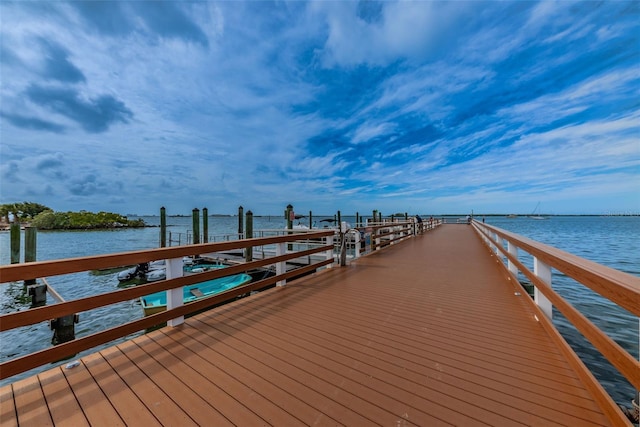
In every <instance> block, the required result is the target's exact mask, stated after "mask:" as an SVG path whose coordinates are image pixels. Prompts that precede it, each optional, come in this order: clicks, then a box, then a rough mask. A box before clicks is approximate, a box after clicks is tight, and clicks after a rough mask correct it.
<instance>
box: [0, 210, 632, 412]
mask: <svg viewBox="0 0 640 427" xmlns="http://www.w3.org/2000/svg"><path fill="white" fill-rule="evenodd" d="M322 218H325V217H318V218H315V220H316V221H319V220H320V219H322ZM143 219H144V220H145V222H147V223H148V224H150V225H158V224H159V221H160V219H159V217H143ZM343 220H345V221H348V222H351V223H352V224H353V223H354V221H355V218H353V217H345V218H343ZM300 221H301V222H302V223H303V224H307V225H308V223H306V222H305V221H306V220H305V219H302V220H300ZM454 221H455V219H454ZM486 222H487V223H488V224H492V225H495V226H497V227H500V228H504V229H506V230H509V231H512V232H515V233H518V234H520V235H523V236H526V237H529V238H531V239H534V240H537V241H539V242H542V243H545V244H547V245H550V246H554V247H557V248H559V249H562V250H564V251H567V252H570V253H572V254H575V255H578V256H581V257H583V258H586V259H589V260H591V261H595V262H598V263H600V264H603V265H606V266H608V267H611V268H615V269H618V270H621V271H624V272H627V273H630V274H633V275H636V276H640V217H550V219H547V220H534V219H530V218H526V217H519V218H513V219H510V218H506V217H486ZM167 223H168V231H170V232H171V233H172V237H173V239H178V237H179V238H180V239H181V243H182V244H184V243H186V241H187V235H188V234H190V233H191V217H169V218H167ZM208 223H209V235H210V236H211V237H210V241H220V240H227V239H235V236H234V237H228V236H227V237H224V236H223V235H227V234H233V233H235V232H236V231H237V228H238V218H237V217H209V221H208ZM296 223H297V221H296ZM318 224H323V223H320V222H318ZM283 227H284V221H283V219H282V218H281V217H255V218H254V230H262V229H282V228H283ZM159 232H160V229H159V228H157V227H146V228H142V229H124V230H109V231H49V232H44V231H41V232H39V233H38V237H37V252H38V256H37V257H38V260H51V259H62V258H72V257H79V256H89V255H98V254H106V253H115V252H125V251H132V250H140V249H151V248H157V247H158V246H159V243H158V242H159ZM23 245H24V243H23ZM520 256H521V260H523V262H524V263H525V264H526V265H527V266H529V267H531V268H532V264H533V262H532V260H531V259H527V257H526V256H524V255H523V254H521V255H520ZM0 263H1V264H8V263H9V233H6V232H5V233H0ZM116 275H117V272H115V271H113V272H83V273H77V274H72V275H65V276H58V277H51V278H49V279H48V280H49V283H50V284H51V285H52V286H53V287H54V288H55V289H56V290H57V291H58V292H59V293H60V294H61V295H62V296H63V298H66V299H75V298H80V297H85V296H90V295H96V294H101V293H105V292H109V291H113V290H115V289H117V288H118V286H119V282H118V280H117V278H116ZM552 280H553V286H554V288H555V289H556V290H557V291H558V292H559V293H560V294H561V295H562V296H563V297H564V298H565V299H567V300H568V301H569V302H570V303H571V304H573V305H574V306H576V307H577V308H578V309H579V310H580V311H581V312H582V313H583V314H585V315H586V316H587V317H588V318H589V319H590V320H591V321H593V322H594V323H595V324H596V325H597V326H598V327H600V328H602V329H603V330H604V331H605V332H606V333H607V334H608V335H609V336H610V337H611V338H612V339H614V340H615V341H616V342H618V343H619V344H620V345H621V346H622V347H623V348H625V349H626V350H627V351H629V353H630V354H632V355H634V357H636V358H637V357H638V345H639V344H638V336H639V331H638V318H637V317H635V316H633V315H631V314H630V313H628V312H627V311H625V310H623V309H620V308H618V307H617V306H614V305H613V304H612V303H610V302H609V301H608V300H605V299H603V298H601V297H600V296H599V295H597V294H595V293H593V292H591V291H590V290H588V289H586V288H584V287H583V286H581V285H578V284H576V283H575V282H574V281H573V280H572V279H569V278H566V277H564V276H563V275H560V274H558V273H557V272H556V271H554V272H553V279H552ZM22 292H23V291H22V284H9V285H3V286H2V289H0V310H1V311H2V313H7V312H12V311H16V310H25V309H28V308H29V304H30V299H29V298H26V299H24V300H21V296H22ZM47 297H48V298H50V297H49V296H47ZM48 302H51V303H52V301H48ZM142 315H143V313H142V308H141V307H140V304H139V302H138V301H128V302H123V303H120V304H114V305H112V306H109V307H104V308H102V309H99V310H94V311H92V312H90V313H80V323H79V324H77V325H76V336H77V337H81V336H85V335H88V334H90V333H95V332H98V331H101V330H104V329H106V328H108V327H109V326H111V325H116V324H122V323H125V322H128V321H131V320H135V319H138V318H140V317H142ZM553 315H554V323H555V324H556V326H557V327H558V329H559V330H560V331H561V333H562V334H563V336H565V338H566V339H567V340H568V341H569V343H570V344H571V345H572V346H573V347H574V349H576V351H577V352H578V354H580V356H581V357H582V359H583V361H585V363H586V364H587V365H588V366H589V367H590V368H591V369H592V371H593V372H594V374H595V375H596V377H597V378H598V379H599V380H600V382H601V383H602V384H603V386H604V387H605V388H606V389H607V391H608V392H609V393H610V394H611V395H612V397H613V399H614V400H615V401H616V402H618V403H623V404H625V405H627V406H629V402H630V400H631V399H632V398H633V395H634V390H633V387H631V385H629V384H628V382H627V381H626V380H625V379H624V378H622V377H621V376H620V375H619V374H618V373H617V371H616V370H615V368H613V367H612V366H611V365H610V364H609V363H608V362H607V361H606V360H604V359H603V358H602V357H601V356H600V354H599V353H598V351H597V350H595V349H594V348H593V347H592V346H591V344H589V343H588V342H587V341H586V340H585V339H584V338H582V336H581V335H580V334H579V333H578V332H576V331H575V330H574V328H573V327H572V326H571V325H570V324H569V323H568V322H567V321H566V320H565V319H564V318H563V317H562V315H561V314H560V313H558V312H557V311H555V310H554V314H553ZM51 336H52V332H51V331H50V329H49V325H48V324H47V323H41V324H37V325H32V326H30V327H26V328H21V329H18V330H12V331H8V332H5V333H2V334H0V360H2V361H4V360H7V359H11V358H13V357H16V356H17V355H23V354H27V353H30V352H33V351H37V350H39V349H44V348H47V347H49V346H50V342H51ZM109 345H111V344H109ZM94 351H95V350H90V351H88V352H87V353H91V352H94ZM45 368H48V367H45ZM39 370H43V368H40V369H39ZM33 372H35V370H34V371H32V372H29V373H25V374H22V375H19V376H15V377H12V378H10V379H8V380H5V381H3V382H2V383H3V384H4V383H7V382H12V381H15V380H17V379H18V378H22V377H26V376H28V375H30V374H33Z"/></svg>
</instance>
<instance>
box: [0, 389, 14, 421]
mask: <svg viewBox="0 0 640 427" xmlns="http://www.w3.org/2000/svg"><path fill="white" fill-rule="evenodd" d="M0 424H2V426H7V427H14V426H17V425H18V415H17V414H16V405H15V401H14V398H13V388H12V386H11V384H9V385H6V386H3V387H1V388H0Z"/></svg>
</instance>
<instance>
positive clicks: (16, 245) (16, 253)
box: [10, 223, 20, 264]
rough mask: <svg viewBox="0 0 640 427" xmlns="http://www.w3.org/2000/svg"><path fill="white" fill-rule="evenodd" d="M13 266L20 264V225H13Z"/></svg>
mask: <svg viewBox="0 0 640 427" xmlns="http://www.w3.org/2000/svg"><path fill="white" fill-rule="evenodd" d="M10 233H11V264H18V263H19V262H20V224H18V223H15V224H11V231H10Z"/></svg>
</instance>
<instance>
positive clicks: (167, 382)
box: [119, 337, 231, 426]
mask: <svg viewBox="0 0 640 427" xmlns="http://www.w3.org/2000/svg"><path fill="white" fill-rule="evenodd" d="M150 341H151V340H150V339H149V338H148V337H140V338H139V339H137V340H135V341H133V342H128V343H124V344H120V345H119V348H120V350H121V351H122V352H123V353H124V354H126V355H127V357H128V358H129V359H130V360H131V361H132V362H133V363H135V365H136V366H137V367H138V368H140V369H141V370H143V371H144V373H145V374H146V375H147V376H148V377H149V378H150V379H151V380H152V381H153V382H154V383H155V384H156V385H157V386H158V387H159V388H160V389H162V390H164V392H165V393H166V394H167V395H168V396H170V397H171V399H172V400H173V401H174V402H175V403H176V404H177V405H178V406H179V407H180V409H181V410H182V411H184V412H185V413H187V414H188V415H189V416H190V417H191V418H192V419H193V421H195V422H196V423H197V424H198V425H204V424H212V425H216V426H224V425H231V423H230V422H229V420H227V419H226V418H224V416H222V415H221V414H220V413H219V412H218V411H216V410H215V408H214V407H213V406H211V404H210V399H208V398H205V397H206V396H207V394H208V390H207V389H202V390H199V393H196V392H195V391H194V390H193V389H192V388H191V387H190V385H189V384H186V383H185V382H183V381H181V379H180V376H181V372H179V371H177V370H174V369H167V368H166V367H165V366H163V365H161V364H160V363H158V361H157V360H156V359H154V358H153V357H152V355H150V354H149V353H147V352H146V351H145V349H143V347H144V348H146V345H147V343H149V342H150Z"/></svg>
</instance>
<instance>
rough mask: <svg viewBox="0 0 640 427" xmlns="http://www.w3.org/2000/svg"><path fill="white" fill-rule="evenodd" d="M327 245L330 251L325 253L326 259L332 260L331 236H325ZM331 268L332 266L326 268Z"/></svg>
mask: <svg viewBox="0 0 640 427" xmlns="http://www.w3.org/2000/svg"><path fill="white" fill-rule="evenodd" d="M327 245H329V246H331V249H327V251H326V252H325V254H326V257H327V259H333V236H327ZM331 267H333V265H332V264H329V265H327V268H331Z"/></svg>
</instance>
